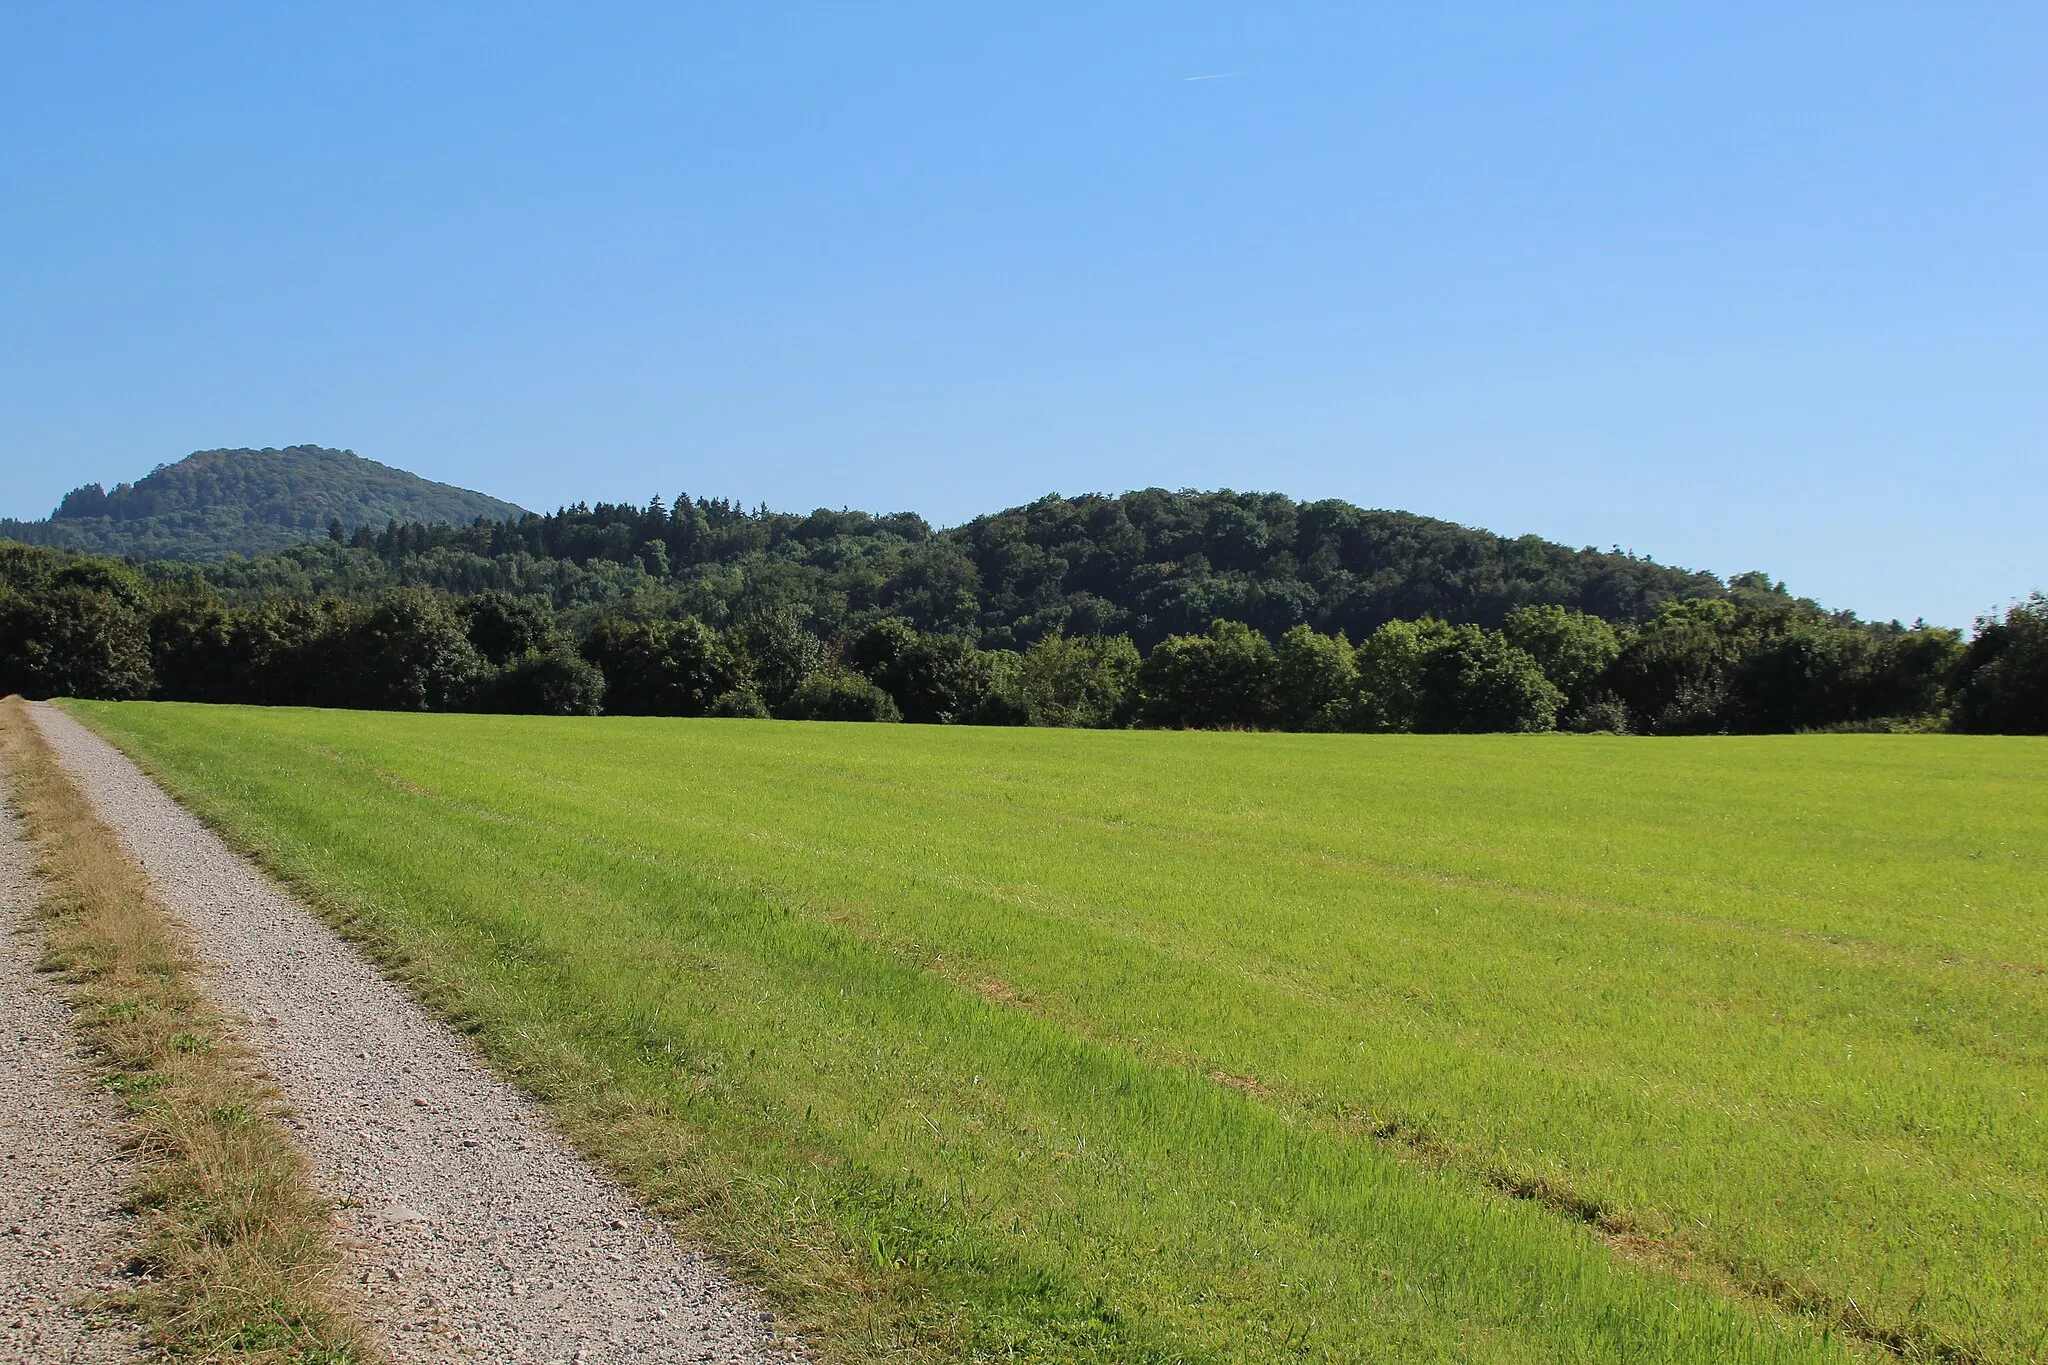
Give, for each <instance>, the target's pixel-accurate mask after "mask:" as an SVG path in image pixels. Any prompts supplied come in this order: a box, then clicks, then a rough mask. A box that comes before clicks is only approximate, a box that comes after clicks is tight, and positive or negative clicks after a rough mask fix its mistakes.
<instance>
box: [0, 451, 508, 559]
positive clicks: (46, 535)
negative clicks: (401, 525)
mask: <svg viewBox="0 0 2048 1365" xmlns="http://www.w3.org/2000/svg"><path fill="white" fill-rule="evenodd" d="M521 514H522V509H520V508H518V507H516V506H514V505H513V504H511V503H509V502H503V501H501V500H499V499H497V498H492V497H486V496H485V495H484V494H482V493H472V492H470V491H469V490H468V489H464V488H454V487H451V486H449V485H448V484H445V483H435V482H433V481H432V480H429V479H423V478H421V477H419V475H417V474H409V473H407V472H406V471H405V470H402V469H393V468H391V467H390V466H388V465H381V464H378V463H377V462H376V461H375V460H366V459H364V458H363V457H362V456H360V455H357V454H355V453H354V452H352V451H347V450H327V449H323V448H322V447H320V446H287V447H286V448H285V449H283V450H273V449H265V450H201V451H197V452H195V453H193V454H192V455H190V456H187V457H186V458H185V459H182V460H180V461H178V462H177V463H176V464H168V465H159V466H157V468H156V469H155V470H154V471H153V472H152V473H150V474H148V475H146V476H145V477H143V478H141V479H138V480H137V481H136V482H134V483H132V484H128V483H123V484H117V485H116V486H115V487H114V489H113V491H111V492H109V491H108V490H107V489H105V488H103V487H101V486H100V485H99V484H96V483H89V484H86V485H85V486H84V487H82V488H74V489H72V490H71V492H69V493H67V494H66V495H65V496H64V500H63V502H61V503H59V504H58V506H57V510H56V511H55V512H53V513H51V514H50V517H49V519H48V520H46V521H15V520H12V519H0V539H7V540H19V541H23V542H26V543H28V544H34V545H54V546H63V547H66V548H69V549H74V550H84V551H88V552H91V553H95V554H109V555H125V556H130V557H133V558H136V559H179V560H215V559H220V558H222V557H223V556H225V555H228V554H244V555H250V554H267V553H270V552H272V551H275V550H282V549H285V548H286V547H288V546H291V545H297V544H301V543H303V542H304V541H306V540H308V539H311V538H313V537H316V536H318V535H319V534H321V532H322V531H324V530H325V529H326V527H327V525H328V523H329V522H331V521H335V520H339V521H341V522H342V523H343V524H344V525H347V526H358V525H372V526H381V525H383V524H384V523H385V522H387V521H391V520H394V519H395V520H398V521H402V522H412V521H418V522H461V523H468V522H472V521H475V520H476V519H477V518H478V517H493V518H499V519H504V518H512V517H518V516H520V515H521Z"/></svg>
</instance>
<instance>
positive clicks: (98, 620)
mask: <svg viewBox="0 0 2048 1365" xmlns="http://www.w3.org/2000/svg"><path fill="white" fill-rule="evenodd" d="M678 505H679V507H680V508H681V509H682V510H681V512H680V514H679V515H678V514H671V513H669V512H668V511H666V510H665V509H664V508H663V507H662V506H661V505H660V504H658V503H656V504H652V505H650V506H648V507H643V508H597V509H583V508H574V509H569V510H568V511H565V512H563V513H561V514H558V515H557V516H554V517H532V516H528V517H523V518H521V519H519V520H518V521H515V522H498V523H477V524H473V525H471V526H468V527H462V528H453V527H447V526H432V525H418V524H415V525H408V526H399V525H387V526H386V527H385V529H384V530H382V531H371V530H369V529H367V528H358V530H357V531H356V532H353V533H347V532H344V530H343V528H342V527H341V526H340V525H339V523H338V522H337V523H336V524H334V525H333V526H332V527H331V528H330V538H329V539H328V540H327V541H326V542H324V543H322V544H318V545H314V546H309V547H302V548H299V549H295V550H292V551H290V552H287V553H285V554H283V555H279V556H273V557H270V558H266V559H257V560H246V561H243V560H230V561H227V562H224V563H222V564H219V565H213V566H194V565H173V564H165V563H161V562H157V563H149V564H143V565H133V564H122V563H118V562H115V561H112V560H108V559H103V558H94V557H90V556H84V555H78V554H74V553H69V552H64V551H57V550H50V549H47V548H36V547H30V546H25V545H19V544H0V693H5V692H8V691H19V692H21V693H23V694H25V695H28V696H51V695H74V696H98V697H158V698H166V699H181V700H192V701H215V702H249V703H258V704H269V705H316V706H351V707H367V708H395V709H407V710H481V711H518V712H537V713H549V714H596V713H598V712H611V713H624V714H654V715H682V716H698V715H721V716H734V717H766V716H775V717H783V718H789V719H830V720H867V721H885V720H907V721H914V722H927V723H971V724H1005V725H1019V724H1029V725H1077V726H1123V725H1146V726H1168V727H1196V728H1248V729H1249V728H1256V729H1291V730H1364V731H1420V732H1445V731H1519V732H1537V731H1547V730H1553V729H1566V730H1579V731H1596V730H1597V731H1613V732H1619V733H1642V734H1667V735H1669V734H1705V733H1731V732H1732V733H1763V732H1780V731H1793V730H1819V729H1935V728H1954V729H1959V730H1969V731H1983V732H2005V733H2044V732H2048V599H2044V598H2042V597H2041V596H2040V595H2039V594H2036V595H2035V596H2034V597H2032V598H2031V599H2029V600H2028V601H2026V602H2024V603H2020V604H2017V605H2015V606H2014V607H2013V608H2012V609H2011V611H2009V612H2008V613H2007V614H2006V615H2005V616H2004V617H2003V618H2002V619H1995V620H1986V621H1983V622H1980V623H1979V628H1978V630H1977V632H1976V634H1975V636H1974V637H1973V638H1972V639H1971V640H1970V641H1969V642H1967V643H1965V642H1964V641H1963V639H1962V637H1961V636H1960V634H1959V633H1958V632H1955V631H1951V630H1944V629H1938V628H1932V627H1925V626H1916V627H1912V628H1908V627H1904V626H1900V625H1898V624H1896V623H1891V624H1883V625H1874V624H1869V623H1864V622H1860V621H1857V620H1855V619H1854V618H1853V617H1850V616H1847V615H1844V614H1839V613H1829V612H1826V611H1823V610H1822V609H1821V608H1819V607H1818V606H1816V605H1815V604H1813V603H1812V602H1809V601H1805V600H1801V599H1795V598H1793V597H1791V596H1789V595H1788V594H1786V593H1785V592H1784V590H1783V588H1782V586H1781V585H1778V584H1773V583H1770V582H1768V581H1767V580H1764V579H1763V578H1762V577H1761V576H1746V577H1743V578H1738V579H1737V580H1735V581H1734V582H1732V583H1730V584H1725V585H1724V584H1721V583H1719V582H1718V581H1717V580H1714V579H1711V578H1708V577H1706V576H1703V575H1689V574H1684V573H1681V572H1679V571H1676V570H1671V569H1667V568H1662V567H1659V566H1657V565H1654V564H1650V563H1648V562H1647V561H1642V560H1637V559H1633V558H1631V557H1629V556H1626V555H1619V554H1616V555H1599V554H1596V553H1594V552H1591V551H1560V550H1558V549H1557V547H1547V546H1544V545H1543V544H1542V543H1541V542H1537V543H1536V544H1534V545H1529V544H1526V543H1525V542H1521V541H1514V542H1509V541H1501V540H1499V539H1498V538H1493V537H1484V536H1483V535H1481V534H1480V533H1476V532H1469V531H1464V530H1463V528H1448V530H1442V529H1439V528H1443V527H1444V524H1443V523H1437V522H1429V521H1426V520H1424V519H1422V518H1412V517H1405V516H1402V515H1399V514H1389V513H1363V512H1358V510H1357V509H1342V512H1337V511H1333V510H1332V509H1331V507H1330V505H1327V504H1312V505H1310V506H1309V507H1302V506H1300V505H1296V504H1292V503H1289V502H1287V501H1286V500H1285V499H1274V498H1270V497H1266V496H1262V495H1235V494H1227V493H1219V494H1165V493H1157V492H1154V493H1144V494H1132V495H1129V496H1128V497H1126V498H1122V499H1108V498H1104V499H1079V500H1072V501H1068V500H1059V499H1047V500H1045V501H1044V502H1041V503H1038V504H1034V505H1033V506H1032V507H1031V508H1026V509H1022V510H1020V511H1018V512H1015V513H1005V514H1002V515H1001V516H999V517H991V518H985V519H983V520H982V521H979V522H975V523H971V524H970V525H969V526H967V527H963V528H961V529H960V530H959V531H958V532H954V533H949V534H935V533H933V532H932V531H931V530H930V528H928V527H926V526H924V524H923V523H922V522H919V521H917V520H916V519H915V518H907V517H896V518H888V517H869V516H866V515H864V514H858V513H837V514H834V513H824V512H820V513H814V514H812V515H811V516H809V517H779V516H776V515H774V514H769V513H765V512H760V511H756V512H746V511H744V510H741V509H738V508H734V507H731V506H729V505H725V504H719V503H714V502H709V501H690V500H679V502H678ZM1338 506H1339V507H1341V505H1338ZM1237 513H1243V515H1241V516H1240V515H1237ZM1344 513H1349V514H1350V515H1345V514H1344ZM1305 526H1306V527H1307V528H1308V529H1304V527H1305ZM1302 550H1306V551H1307V553H1306V554H1305V555H1304V554H1301V553H1299V551H1302ZM1169 556H1174V557H1169ZM1588 605H1596V606H1602V607H1605V608H1607V612H1608V613H1611V614H1602V613H1599V612H1594V611H1588V610H1586V607H1587V606H1588ZM1404 608H1408V609H1409V610H1410V611H1412V612H1413V614H1412V615H1411V614H1404V611H1403V609H1404ZM1204 613H1208V614H1207V616H1206V619H1205V618H1204V615H1203V614H1204Z"/></svg>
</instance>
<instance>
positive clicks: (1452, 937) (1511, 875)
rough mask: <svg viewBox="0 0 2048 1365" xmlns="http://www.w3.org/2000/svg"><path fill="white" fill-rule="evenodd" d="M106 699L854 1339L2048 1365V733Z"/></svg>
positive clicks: (648, 1184) (729, 1248) (396, 962)
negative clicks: (1465, 728)
mask: <svg viewBox="0 0 2048 1365" xmlns="http://www.w3.org/2000/svg"><path fill="white" fill-rule="evenodd" d="M76 710H77V712H78V713H79V714H80V715H82V716H83V717H85V718H87V719H88V720H90V721H91V722H92V723H93V724H95V725H97V726H98V727H100V728H101V730H102V731H103V732H105V733H107V734H108V735H109V736H111V737H112V738H114V739H115V740H117V741H118V742H119V743H121V744H122V745H123V746H124V747H126V748H127V749H128V750H129V751H130V752H131V753H134V754H135V755H137V756H138V757H139V758H140V759H141V760H142V761H143V762H144V764H145V765H146V766H147V767H149V768H150V769H151V770H152V771H153V772H155V773H156V774H158V776H159V777H160V778H162V779H163V780H164V781H165V783H166V785H168V786H169V787H170V788H171V789H172V790H173V791H174V792H175V793H177V794H178V795H179V796H180V797H181V798H182V799H184V800H186V801H187V802H188V803H189V804H191V805H192V806H193V807H194V808H195V809H197V810H199V811H200V812H201V813H203V814H204V815H206V816H207V817H208V818H210V819H211V820H212V821H213V822H214V823H215V824H216V825H217V826H219V827H220V828H222V829H224V830H225V831H227V832H229V833H230V835H231V836H232V837H234V838H235V839H236V840H237V841H238V842H239V843H240V844H241V845H242V846H243V847H245V848H247V849H249V850H251V851H253V852H255V853H257V854H258V855H259V856H260V857H262V858H263V859H264V860H265V861H266V862H267V863H268V864H269V865H270V866H271V867H272V868H274V869H275V870H277V871H279V872H280V873H281V874H283V875H285V876H287V877H288V878H290V879H291V880H292V881H293V882H294V883H295V884H296V885H298V886H299V887H300V888H301V889H302V890H303V891H305V892H306V893H307V894H308V895H309V896H311V897H312V898H314V899H315V900H317V901H318V902H319V903H321V904H322V905H323V906H324V907H326V908H327V909H328V910H329V911H330V912H331V913H332V914H334V915H335V916H336V917H337V919H338V920H340V921H341V922H343V923H344V924H345V925H346V926H347V927H348V928H349V929H350V931H351V932H353V933H354V934H356V935H357V936H358V937H360V938H361V939H362V940H363V941H364V942H365V943H366V945H367V946H368V947H369V948H370V950H371V951H373V952H374V953H376V954H377V955H379V956H380V957H381V958H382V959H383V960H384V961H386V962H387V963H389V964H391V965H392V966H393V967H394V969H396V970H397V971H399V972H400V973H401V974H402V975H404V976H405V977H406V978H407V979H409V980H411V981H413V982H414V983H415V985H416V987H417V988H418V989H419V990H420V991H421V992H422V993H423V994H424V995H425V996H427V998H429V999H430V1000H431V1001H432V1002H434V1003H435V1004H436V1005H437V1006H438V1007H439V1008H441V1009H443V1010H444V1011H445V1012H446V1013H448V1014H449V1015H450V1016H451V1017H453V1018H457V1019H459V1020H460V1021H462V1022H463V1023H464V1024H465V1025H466V1026H468V1027H470V1028H472V1029H474V1030H475V1031H476V1033H477V1036H478V1039H479V1041H480V1044H481V1046H483V1047H484V1048H485V1049H486V1051H487V1052H488V1053H490V1055H492V1056H493V1057H494V1058H495V1059H496V1060H497V1061H498V1063H499V1064H500V1065H501V1066H502V1067H504V1068H505V1069H506V1070H507V1071H508V1072H510V1073H511V1074H514V1075H515V1076H517V1077H518V1078H519V1079H520V1080H521V1081H522V1083H524V1084H526V1085H527V1086H528V1087H529V1088H531V1089H532V1090H534V1091H535V1092H536V1093H538V1094H539V1095H541V1096H542V1097H543V1098H544V1099H547V1100H549V1101H551V1102H552V1103H554V1104H555V1105H556V1106H557V1109H558V1112H560V1113H561V1115H562V1116H563V1121H564V1123H565V1125H566V1126H567V1127H568V1128H569V1130H570V1131H571V1132H572V1133H573V1134H575V1135H576V1137H577V1138H578V1140H579V1141H580V1142H582V1143H583V1144H584V1145H585V1147H586V1149H587V1150H589V1151H591V1152H592V1153H593V1154H594V1155H595V1156H597V1157H599V1158H600V1159H602V1160H604V1161H606V1162H608V1163H609V1164H610V1165H611V1166H612V1167H613V1168H614V1169H615V1170H618V1171H619V1172H621V1173H622V1174H623V1175H625V1176H626V1177H627V1178H628V1179H629V1180H631V1181H633V1182H634V1183H635V1184H636V1185H637V1186H638V1187H639V1188H640V1189H641V1190H643V1191H644V1192H645V1193H646V1195H647V1197H648V1198H649V1199H650V1200H651V1201H652V1202H654V1203H655V1204H656V1205H658V1206H659V1207H661V1208H662V1209H664V1211H666V1212H668V1213H670V1214H671V1215H672V1216H675V1217H677V1218H678V1219H680V1220H681V1221H682V1222H683V1224H684V1227H685V1230H686V1231H687V1232H688V1233H689V1234H690V1235H693V1236H696V1237H699V1238H701V1239H703V1240H704V1241H706V1242H708V1243H709V1244H710V1245H711V1246H713V1247H714V1248H715V1249H716V1250H718V1251H719V1252H720V1253H721V1254H723V1255H726V1256H728V1257H730V1258H732V1259H734V1260H736V1261H738V1262H740V1263H742V1264H744V1265H746V1266H748V1267H749V1268H750V1269H751V1271H752V1273H753V1274H754V1275H755V1276H756V1278H757V1279H758V1281H759V1282H760V1283H762V1284H763V1285H764V1286H766V1288H767V1289H768V1291H769V1292H770V1293H771V1294H772V1295H774V1296H775V1298H776V1299H777V1300H778V1301H779V1303H780V1304H782V1305H783V1307H784V1308H785V1310H786V1311H787V1312H789V1313H790V1314H791V1315H793V1316H794V1317H795V1319H796V1320H797V1322H798V1323H800V1324H802V1325H804V1326H805V1327H807V1328H808V1329H809V1330H811V1331H813V1332H814V1333H816V1334H817V1335H818V1339H819V1340H820V1341H821V1343H823V1350H824V1353H825V1354H826V1355H828V1356H831V1357H837V1358H862V1357H866V1356H879V1355H881V1354H885V1353H887V1352H888V1351H890V1350H892V1349H895V1348H897V1347H903V1346H910V1347H913V1348H914V1353H921V1354H923V1355H925V1356H929V1357H973V1356H980V1357H988V1358H996V1359H1033V1360H1076V1359H1101V1360H1117V1361H1126V1360H1132V1361H1135V1360H1160V1361H1166V1360H1190V1361H1193V1360H1272V1359H1277V1358H1287V1357H1290V1356H1293V1355H1299V1356H1300V1357H1301V1358H1306V1359H1329V1360H1355V1359H1388V1360H1394V1359H1399V1360H1414V1359H1430V1358H1440V1359H1458V1360H1525V1359H1527V1360H1553V1359H1570V1360H1700V1361H1735V1360H1808V1359H1822V1358H1838V1357H1843V1356H1853V1355H1856V1354H1869V1353H1872V1352H1875V1351H1878V1350H1880V1349H1881V1348H1880V1347H1878V1346H1874V1345H1872V1343H1873V1342H1880V1343H1890V1345H1891V1346H1893V1347H1896V1348H1899V1349H1902V1350H1904V1351H1905V1352H1906V1353H1907V1354H1909V1355H1913V1356H1937V1355H1947V1356H1949V1357H1951V1358H1963V1359H1973V1358H1974V1359H1982V1360H2043V1359H2048V1122H2044V1112H2048V1111H2044V1106H2043V1104H2042V1098H2043V1092H2044V1089H2048V1008H2044V1007H2048V979H2044V975H2043V966H2044V963H2048V942H2044V939H2048V875H2044V874H2048V840H2044V837H2043V835H2044V832H2048V742H2043V741H2038V740H2026V739H1970V738H1961V737H1948V736H1818V737H1771V738H1754V739H1699V740H1666V741H1652V740H1619V739H1608V738H1572V737H1555V736H1554V737H1542V738H1511V737H1458V736H1446V737H1402V736H1385V737H1371V736H1334V735H1333V736H1311V735H1232V734H1181V733H1139V732H1061V731H1049V730H1015V731H1006V730H976V729H952V728H936V727H933V728H925V727H906V726H837V725H824V724H780V723H774V722H750V721H684V720H635V719H623V718H622V719H598V720H553V719H543V718H532V717H473V716H433V717H428V716H404V715H379V714H362V713H347V712H313V711H262V710H250V709H240V708H228V707H198V706H172V705H147V704H124V705H97V704H96V705H85V704H80V705H78V706H77V707H76Z"/></svg>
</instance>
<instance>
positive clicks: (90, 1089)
mask: <svg viewBox="0 0 2048 1365" xmlns="http://www.w3.org/2000/svg"><path fill="white" fill-rule="evenodd" d="M31 866H32V862H31V858H30V853H29V849H28V846H27V845H26V844H25V843H23V841H22V834H21V825H20V822H19V821H18V820H16V819H15V816H14V812H13V811H11V810H9V809H7V807H6V806H5V805H4V804H0V1360H10V1361H11V1360H23V1361H28V1360H33V1361H38V1362H51V1365H55V1362H59V1361H62V1362H67V1365H68V1363H70V1362H100V1361H118V1360H128V1359H131V1358H133V1357H134V1355H135V1352H136V1343H135V1336H134V1333H133V1332H131V1331H129V1330H128V1329H126V1328H124V1327H117V1326H114V1325H111V1324H109V1323H106V1322H96V1321H94V1320H92V1319H89V1318H88V1317H87V1316H86V1315H85V1313H83V1312H81V1311H80V1310H79V1309H77V1308H74V1307H73V1306H72V1305H73V1304H74V1303H76V1302H77V1301H78V1300H80V1299H81V1298H83V1297H84V1296H87V1295H91V1294H96V1293H102V1292H104V1291H106V1290H109V1289H112V1288H114V1287H115V1283H114V1281H115V1280H116V1278H117V1277H116V1274H115V1271H114V1258H115V1256H116V1254H117V1253H118V1252H119V1251H120V1247H121V1241H122V1239H123V1236H124V1235H125V1234H126V1232H127V1227H126V1223H127V1218H126V1215H124V1214H122V1213H121V1212H120V1209H119V1207H118V1206H119V1202H120V1199H121V1195H122V1192H123V1191H124V1190H125V1189H126V1188H127V1184H128V1179H129V1175H130V1170H129V1166H128V1162H127V1160H126V1158H124V1157H123V1156H122V1154H121V1152H120V1151H119V1149H118V1148H117V1147H116V1146H115V1144H114V1133H115V1128H116V1126H117V1125H118V1123H119V1122H120V1112H119V1108H118V1106H116V1104H115V1103H114V1100H113V1097H112V1096H111V1095H109V1094H108V1093H107V1092H106V1091H105V1090H103V1089H102V1088H100V1086H99V1085H98V1084H97V1083H96V1082H95V1081H94V1080H93V1077H92V1074H91V1072H90V1071H89V1070H88V1069H87V1066H86V1063H85V1060H84V1058H83V1056H82V1055H81V1054H80V1051H79V1046H78V1040H77V1038H76V1036H75V1035H74V1034H73V1033H72V1032H71V1007H70V1006H69V1005H68V1004H66V1003H65V1001H64V997H63V996H62V995H61V994H59V993H58V989H57V986H56V984H55V983H54V982H53V981H51V980H50V979H49V978H48V977H45V976H43V975H41V974H40V973H38V972H37V971H36V969H35V963H36V958H37V957H38V956H39V945H40V936H39V935H38V934H37V933H36V929H35V922H34V920H33V918H32V912H33V910H34V909H35V904H36V897H37V893H36V884H35V878H34V876H33V875H32V873H31V871H30V868H31Z"/></svg>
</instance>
